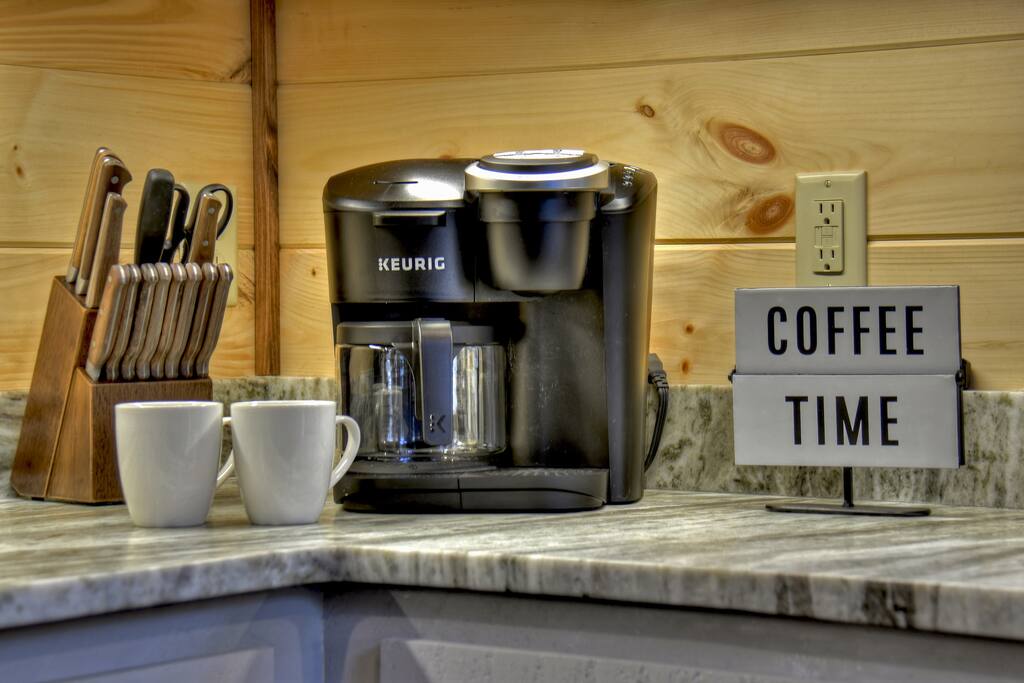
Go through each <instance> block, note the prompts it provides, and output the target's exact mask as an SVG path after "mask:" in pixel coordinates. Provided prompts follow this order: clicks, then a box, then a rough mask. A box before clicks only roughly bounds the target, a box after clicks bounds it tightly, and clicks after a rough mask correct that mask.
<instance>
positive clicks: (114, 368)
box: [104, 263, 142, 382]
mask: <svg viewBox="0 0 1024 683" xmlns="http://www.w3.org/2000/svg"><path fill="white" fill-rule="evenodd" d="M124 267H125V268H127V269H128V275H129V277H130V278H131V279H130V281H129V282H128V291H127V292H125V295H124V307H123V308H122V310H121V316H120V318H119V319H118V321H117V335H116V337H115V341H114V349H113V350H112V351H111V352H110V357H109V358H107V367H106V370H105V372H104V374H105V375H106V377H107V379H108V380H110V381H112V382H113V381H116V380H117V379H118V375H119V374H120V373H119V371H120V369H121V357H122V356H124V352H125V349H127V348H128V339H129V337H131V334H132V321H133V320H134V319H135V302H136V301H137V300H138V294H139V282H140V281H141V280H142V271H141V270H139V267H138V266H137V265H135V264H134V263H131V264H128V265H126V266H124Z"/></svg>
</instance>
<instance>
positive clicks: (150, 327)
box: [135, 263, 171, 380]
mask: <svg viewBox="0 0 1024 683" xmlns="http://www.w3.org/2000/svg"><path fill="white" fill-rule="evenodd" d="M151 265H153V266H154V267H155V268H156V285H155V286H154V287H153V306H152V308H150V311H149V323H148V324H147V325H146V332H145V335H144V337H143V340H142V350H141V351H139V357H138V358H137V359H136V361H135V376H136V377H138V378H139V379H142V380H146V379H149V376H150V360H151V359H152V358H153V354H154V353H155V352H156V345H157V344H158V343H159V342H160V330H161V328H162V327H163V324H164V309H165V308H166V307H167V292H168V289H169V288H170V285H171V267H170V265H168V264H166V263H156V264H151Z"/></svg>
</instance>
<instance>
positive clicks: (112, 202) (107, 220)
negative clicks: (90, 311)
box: [85, 192, 128, 308]
mask: <svg viewBox="0 0 1024 683" xmlns="http://www.w3.org/2000/svg"><path fill="white" fill-rule="evenodd" d="M127 207H128V202H126V201H125V199H124V197H122V196H121V195H119V194H117V193H116V192H108V193H107V200H106V201H105V202H104V203H103V218H102V220H100V234H99V237H98V238H97V240H96V249H95V256H94V257H93V265H92V271H93V273H95V275H96V276H95V277H93V278H91V279H90V280H89V289H88V290H87V291H86V294H85V307H86V308H96V307H97V306H99V305H100V299H101V298H102V296H103V286H104V285H105V284H106V281H107V280H106V278H105V277H102V275H103V274H104V273H109V272H110V266H112V265H114V264H115V263H117V256H118V250H119V249H120V248H121V226H122V224H123V223H124V210H125V209H126V208H127Z"/></svg>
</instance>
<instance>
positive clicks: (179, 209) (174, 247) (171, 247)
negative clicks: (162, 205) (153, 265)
mask: <svg viewBox="0 0 1024 683" xmlns="http://www.w3.org/2000/svg"><path fill="white" fill-rule="evenodd" d="M174 197H175V200H174V208H173V209H172V213H173V214H174V215H173V217H172V218H171V227H170V235H169V236H168V237H167V239H165V240H164V248H163V251H162V252H161V253H160V260H161V261H163V262H164V263H170V262H171V261H173V260H174V255H175V254H176V253H177V251H178V247H179V246H180V245H181V244H183V243H184V244H186V246H187V244H188V243H187V242H186V241H185V240H186V238H187V237H188V232H187V229H188V205H189V199H190V198H189V194H188V190H187V189H186V188H185V186H183V185H179V184H177V183H175V184H174Z"/></svg>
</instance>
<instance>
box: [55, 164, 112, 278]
mask: <svg viewBox="0 0 1024 683" xmlns="http://www.w3.org/2000/svg"><path fill="white" fill-rule="evenodd" d="M107 157H109V158H111V159H118V156H117V155H116V154H114V153H113V152H111V151H110V150H109V149H107V148H106V147H100V148H99V149H97V150H96V154H94V155H93V157H92V166H90V167H89V179H88V180H87V181H86V183H85V198H84V199H83V201H82V214H81V215H80V216H79V217H78V231H77V232H75V243H74V246H73V247H72V248H71V263H69V264H68V273H67V278H66V279H67V283H68V284H69V285H70V284H72V283H74V281H75V278H77V277H78V269H79V267H80V266H81V265H82V250H83V249H84V248H85V233H86V227H85V226H86V225H87V224H88V222H89V215H90V213H91V212H92V202H93V201H94V199H95V197H96V193H97V189H96V187H97V185H98V183H99V174H100V165H102V163H103V159H104V158H107Z"/></svg>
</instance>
